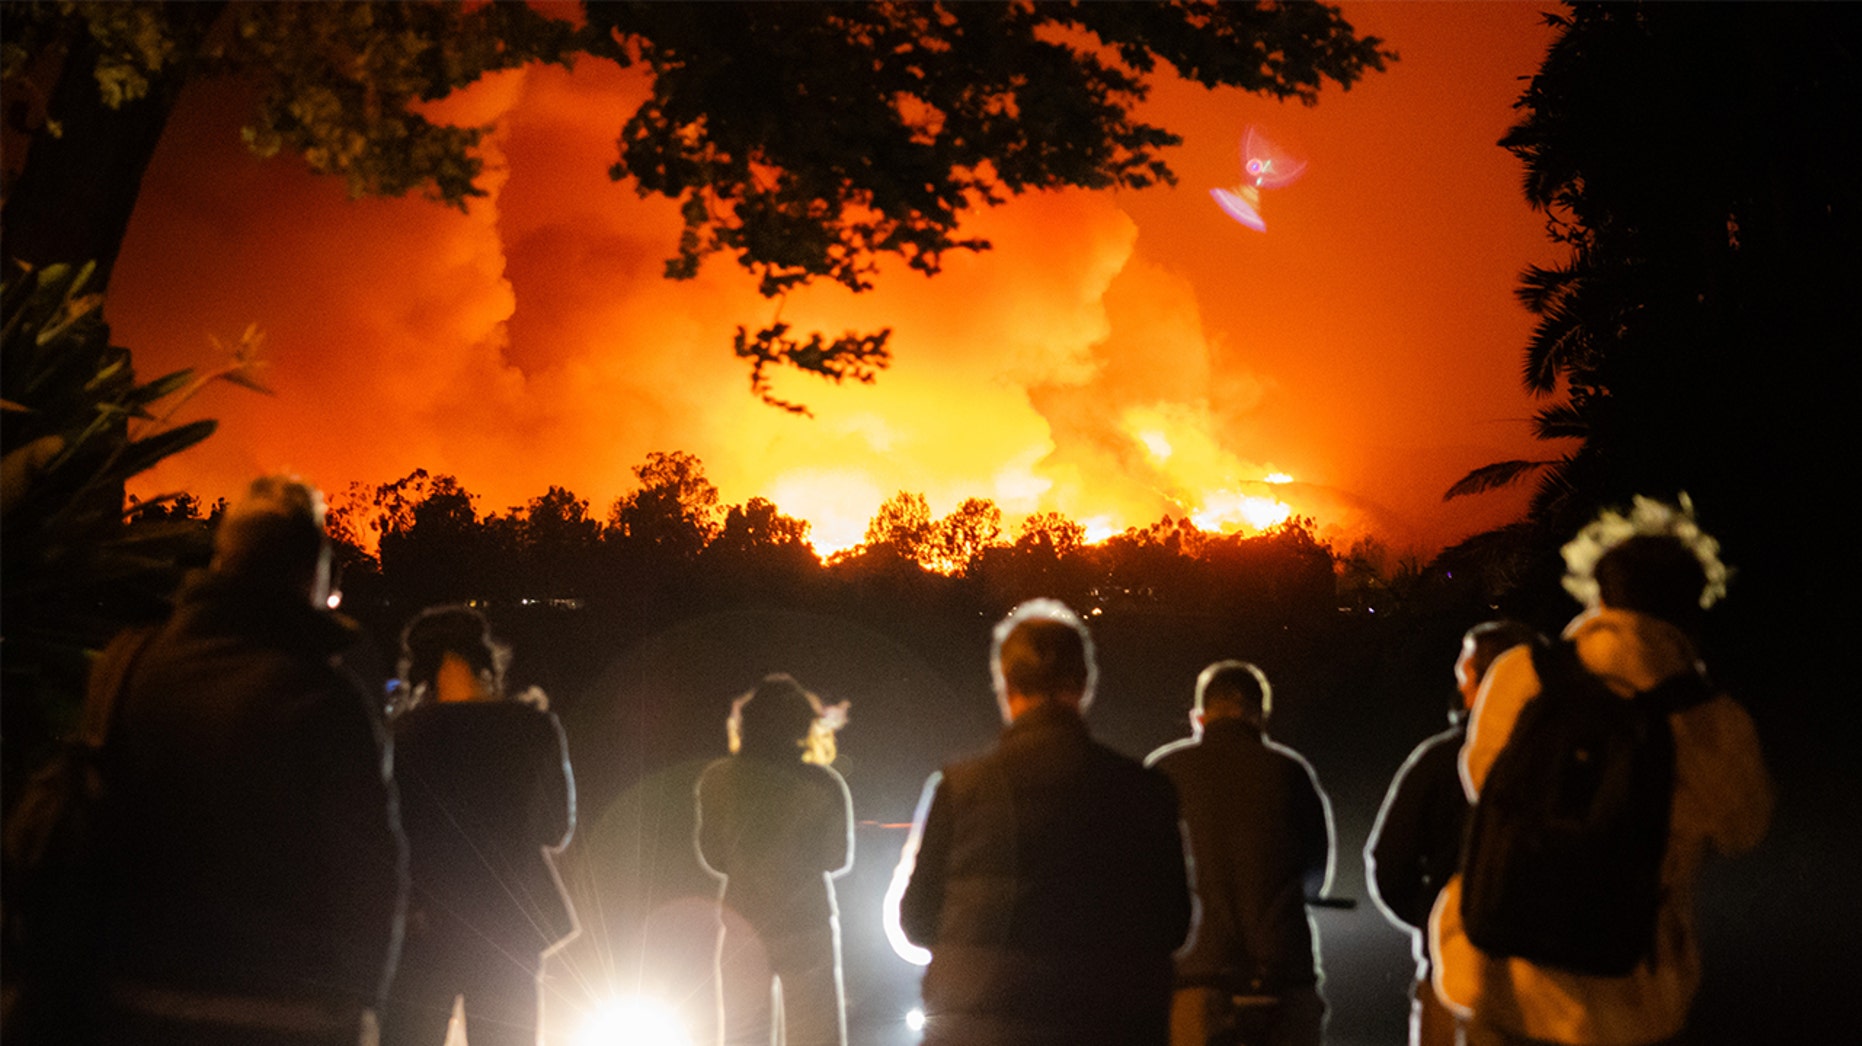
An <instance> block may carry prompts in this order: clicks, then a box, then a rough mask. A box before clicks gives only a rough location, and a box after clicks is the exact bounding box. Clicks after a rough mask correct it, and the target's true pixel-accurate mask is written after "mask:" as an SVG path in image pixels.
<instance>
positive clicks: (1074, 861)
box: [887, 599, 1190, 1046]
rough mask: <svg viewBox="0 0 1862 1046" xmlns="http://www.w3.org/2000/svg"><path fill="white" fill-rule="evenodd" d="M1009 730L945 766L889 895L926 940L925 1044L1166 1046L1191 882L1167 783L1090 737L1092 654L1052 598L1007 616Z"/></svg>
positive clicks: (902, 945) (998, 636) (1003, 668)
mask: <svg viewBox="0 0 1862 1046" xmlns="http://www.w3.org/2000/svg"><path fill="white" fill-rule="evenodd" d="M990 668H991V674H992V676H993V677H994V681H995V689H996V699H997V704H998V707H999V708H1000V709H1001V711H1002V718H1003V721H1004V723H1005V724H1007V725H1006V726H1005V728H1004V729H1003V731H1002V734H1001V736H1000V739H999V740H998V741H997V744H996V746H995V747H994V748H993V749H992V750H991V751H989V752H987V753H985V754H983V755H981V756H978V757H976V758H973V759H968V760H964V761H961V762H957V763H954V764H952V765H950V766H948V767H947V768H945V769H944V770H943V771H942V772H940V773H937V774H933V775H932V777H931V779H930V780H929V781H928V782H926V785H925V791H924V795H923V798H922V800H921V801H920V804H919V808H918V815H917V817H916V819H915V822H914V824H913V827H912V834H911V836H910V837H909V839H908V840H907V842H906V845H905V850H904V853H903V854H902V855H901V857H900V860H899V865H898V868H897V870H896V871H895V872H894V875H893V885H892V889H891V890H890V891H889V892H888V895H887V909H888V919H889V922H890V925H889V927H888V933H889V935H891V936H892V937H893V939H894V946H895V948H898V949H899V950H900V952H901V954H904V955H907V956H908V957H909V956H910V955H911V954H913V953H911V951H910V946H916V947H917V948H920V949H929V951H930V965H929V967H928V968H927V970H926V971H925V977H924V982H923V989H922V991H923V997H924V1010H925V1016H926V1020H925V1026H924V1033H925V1037H924V1042H925V1044H926V1046H1062V1044H1066V1046H1163V1044H1164V1043H1165V1042H1166V1041H1167V1039H1168V1036H1169V1020H1170V985H1171V961H1170V953H1171V951H1172V949H1174V948H1176V947H1177V945H1178V944H1180V943H1181V942H1182V940H1183V936H1184V933H1185V932H1186V931H1187V930H1188V929H1189V922H1190V891H1189V881H1188V877H1187V871H1186V869H1185V867H1184V858H1183V840H1182V836H1181V835H1180V834H1179V832H1178V829H1177V803H1176V799H1175V797H1174V796H1173V795H1172V792H1171V787H1170V782H1169V780H1168V779H1166V778H1165V777H1164V776H1163V775H1162V774H1158V773H1155V772H1153V771H1150V770H1146V769H1145V768H1144V767H1141V766H1139V765H1138V764H1137V763H1136V762H1135V761H1133V760H1131V759H1128V758H1126V757H1125V756H1123V755H1120V754H1119V753H1117V752H1114V751H1113V750H1112V749H1110V748H1108V747H1106V746H1105V745H1102V744H1100V743H1099V742H1097V741H1095V740H1093V739H1092V737H1091V735H1090V734H1088V732H1087V729H1086V720H1085V719H1084V718H1083V714H1084V712H1085V711H1086V709H1087V708H1088V707H1089V706H1090V704H1091V702H1092V698H1093V684H1094V680H1095V677H1096V675H1097V668H1096V667H1095V665H1094V662H1093V650H1092V637H1091V636H1090V635H1089V634H1088V632H1087V631H1086V626H1085V625H1084V624H1083V623H1082V622H1081V621H1080V619H1079V617H1078V616H1077V615H1076V614H1074V613H1073V611H1072V610H1070V609H1068V608H1067V607H1066V606H1065V605H1063V604H1061V603H1059V602H1056V601H1054V600H1051V599H1039V600H1033V601H1030V602H1028V603H1024V604H1022V605H1021V606H1018V607H1016V608H1015V609H1014V610H1013V611H1011V612H1010V613H1009V615H1008V616H1007V617H1005V618H1003V619H1002V621H1001V622H999V623H998V624H997V625H996V627H995V632H994V636H993V642H992V644H991V650H990Z"/></svg>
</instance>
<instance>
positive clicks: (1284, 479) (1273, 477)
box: [1261, 472, 1293, 483]
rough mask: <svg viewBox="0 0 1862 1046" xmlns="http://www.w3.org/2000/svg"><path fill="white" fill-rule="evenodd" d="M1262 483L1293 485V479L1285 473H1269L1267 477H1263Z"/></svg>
mask: <svg viewBox="0 0 1862 1046" xmlns="http://www.w3.org/2000/svg"><path fill="white" fill-rule="evenodd" d="M1261 482H1262V483H1291V482H1293V477H1292V476H1289V475H1287V474H1286V473H1284V472H1269V473H1268V474H1267V475H1265V476H1262V477H1261Z"/></svg>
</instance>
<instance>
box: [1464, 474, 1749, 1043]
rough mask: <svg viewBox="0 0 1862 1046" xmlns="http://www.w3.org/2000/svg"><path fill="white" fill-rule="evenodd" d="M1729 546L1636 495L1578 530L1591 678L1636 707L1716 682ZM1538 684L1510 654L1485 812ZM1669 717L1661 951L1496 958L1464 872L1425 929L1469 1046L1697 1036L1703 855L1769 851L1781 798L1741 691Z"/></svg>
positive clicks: (1471, 743) (1492, 684) (1578, 629)
mask: <svg viewBox="0 0 1862 1046" xmlns="http://www.w3.org/2000/svg"><path fill="white" fill-rule="evenodd" d="M1718 550H1719V546H1718V542H1716V541H1715V540H1714V539H1713V538H1712V537H1711V536H1710V535H1707V534H1706V533H1704V532H1702V531H1701V529H1700V527H1699V525H1698V524H1697V523H1696V522H1695V520H1694V511H1693V505H1692V503H1691V502H1690V501H1688V499H1687V498H1686V496H1685V495H1683V496H1682V498H1681V499H1680V503H1679V504H1678V505H1670V504H1667V503H1665V502H1661V501H1657V500H1654V499H1650V498H1644V497H1638V498H1636V499H1635V502H1634V504H1633V507H1632V508H1631V510H1630V512H1629V514H1627V515H1624V514H1622V513H1619V512H1616V511H1614V510H1609V511H1605V512H1604V513H1602V514H1600V515H1599V517H1598V518H1597V519H1596V520H1595V521H1593V522H1592V523H1591V524H1589V525H1587V526H1586V527H1585V528H1584V529H1583V530H1581V531H1580V532H1579V533H1578V535H1577V536H1576V537H1575V538H1573V539H1572V540H1571V541H1570V542H1568V543H1567V544H1566V545H1565V546H1564V548H1563V549H1562V553H1563V556H1564V559H1565V564H1566V572H1565V578H1564V585H1565V589H1566V591H1568V592H1570V593H1571V594H1572V595H1573V596H1575V597H1576V598H1577V599H1578V600H1579V601H1580V602H1581V603H1583V604H1584V608H1585V609H1584V610H1583V612H1582V613H1580V614H1578V616H1577V617H1575V618H1573V619H1572V620H1571V622H1570V624H1568V625H1566V626H1565V629H1564V633H1563V636H1562V638H1563V639H1564V640H1566V641H1568V642H1569V643H1570V644H1571V645H1572V646H1573V647H1574V648H1575V652H1576V656H1577V659H1578V661H1579V663H1580V665H1581V667H1582V668H1583V669H1584V670H1585V671H1588V672H1590V673H1592V674H1594V675H1595V676H1597V677H1598V678H1599V679H1600V680H1602V681H1603V683H1604V684H1605V685H1606V686H1608V687H1609V688H1610V689H1611V690H1612V691H1614V692H1615V693H1617V694H1618V695H1620V696H1623V697H1625V698H1627V697H1629V696H1631V695H1634V694H1636V693H1639V692H1644V691H1647V690H1649V689H1651V688H1653V687H1654V686H1656V685H1657V684H1659V683H1662V682H1664V681H1666V680H1669V679H1672V678H1675V677H1677V676H1682V675H1684V674H1688V673H1698V674H1702V676H1703V678H1704V673H1703V671H1702V668H1701V665H1700V653H1699V648H1698V647H1697V646H1696V642H1697V640H1696V635H1697V634H1698V626H1699V624H1700V622H1701V621H1702V618H1703V615H1704V613H1705V611H1706V609H1707V608H1708V607H1710V606H1711V605H1712V604H1713V603H1714V602H1716V601H1717V600H1718V599H1719V597H1720V596H1722V595H1724V594H1725V591H1726V577H1727V573H1728V572H1727V570H1726V568H1725V566H1724V565H1723V564H1722V563H1721V562H1720V560H1719V555H1718ZM1540 686H1541V684H1540V680H1539V676H1538V673H1537V670H1536V669H1535V667H1534V659H1533V657H1532V652H1531V651H1530V650H1528V649H1522V648H1515V649H1513V650H1509V651H1507V652H1506V653H1503V654H1501V655H1500V657H1499V658H1498V659H1497V660H1495V661H1494V663H1493V665H1492V667H1491V668H1489V669H1488V676H1487V679H1486V680H1485V682H1483V683H1482V684H1481V688H1480V691H1479V693H1478V694H1477V695H1476V697H1475V702H1474V708H1473V711H1472V714H1471V715H1470V717H1469V719H1468V736H1467V740H1466V742H1465V743H1464V744H1463V746H1462V749H1461V756H1460V763H1461V766H1460V769H1461V780H1462V784H1463V786H1464V788H1465V789H1466V791H1467V794H1468V797H1469V798H1470V799H1471V800H1472V801H1474V802H1475V803H1479V801H1480V792H1481V786H1482V785H1483V784H1484V783H1485V782H1486V780H1487V775H1488V772H1489V771H1490V770H1491V769H1492V768H1493V765H1494V761H1495V759H1496V758H1497V757H1498V756H1499V754H1500V752H1501V750H1502V749H1503V748H1505V747H1506V744H1507V740H1508V738H1509V737H1510V736H1511V735H1512V733H1513V729H1514V726H1515V724H1516V723H1517V722H1518V721H1519V717H1520V712H1521V710H1522V709H1524V708H1525V706H1526V704H1527V702H1529V701H1532V700H1533V699H1534V698H1535V697H1537V696H1538V695H1539V692H1540ZM1668 721H1669V725H1670V727H1671V729H1672V731H1673V737H1674V778H1673V780H1674V786H1673V788H1674V794H1673V799H1672V802H1671V806H1670V810H1671V819H1670V822H1669V831H1668V839H1667V842H1666V844H1665V850H1664V853H1663V857H1662V864H1661V890H1660V898H1661V899H1660V904H1659V908H1658V910H1657V912H1656V924H1655V927H1654V951H1653V953H1652V954H1650V955H1648V956H1647V957H1646V958H1644V959H1643V960H1641V961H1640V962H1639V963H1638V964H1637V965H1636V967H1635V968H1634V969H1633V970H1631V971H1630V972H1629V973H1628V974H1627V975H1625V976H1621V977H1613V976H1596V975H1591V974H1584V973H1575V972H1571V971H1568V970H1562V969H1557V968H1554V967H1551V966H1547V965H1542V964H1539V963H1534V962H1531V961H1529V960H1526V959H1522V958H1518V957H1505V956H1496V955H1489V954H1487V953H1485V952H1483V951H1482V950H1481V949H1480V948H1478V947H1476V946H1475V945H1474V943H1473V942H1472V941H1470V940H1469V939H1468V935H1467V930H1466V928H1465V926H1464V924H1463V922H1462V904H1461V897H1462V888H1463V879H1462V876H1460V875H1456V876H1454V877H1453V878H1451V879H1450V880H1449V881H1448V885H1447V886H1446V887H1445V888H1443V890H1442V893H1441V896H1440V897H1439V898H1437V900H1436V903H1435V908H1434V909H1433V911H1431V913H1430V918H1429V931H1430V938H1431V944H1432V948H1433V953H1434V954H1435V956H1436V958H1437V961H1436V964H1435V970H1434V986H1435V991H1436V994H1438V995H1439V996H1441V998H1442V999H1443V1000H1444V1001H1445V1002H1447V1003H1448V1004H1449V1005H1450V1007H1451V1008H1453V1009H1454V1010H1455V1012H1456V1013H1457V1014H1459V1015H1461V1016H1462V1017H1463V1019H1464V1020H1466V1021H1467V1027H1466V1038H1467V1042H1468V1044H1469V1046H1518V1044H1532V1043H1538V1042H1541V1041H1546V1040H1549V1041H1554V1042H1560V1043H1571V1044H1576V1046H1602V1044H1611V1046H1617V1044H1625V1043H1629V1044H1638V1046H1641V1044H1655V1043H1670V1042H1674V1041H1678V1039H1679V1037H1680V1036H1682V1035H1683V1034H1685V1029H1686V1025H1687V1017H1688V1011H1689V1009H1690V1008H1691V1007H1692V1004H1693V999H1694V993H1695V992H1696V991H1697V990H1698V988H1699V985H1700V971H1701V963H1700V945H1699V936H1698V934H1697V933H1696V932H1695V927H1694V911H1693V897H1694V885H1695V880H1696V879H1697V877H1698V875H1699V871H1700V864H1701V860H1702V858H1703V857H1704V855H1705V854H1706V852H1707V851H1708V850H1710V849H1711V850H1715V851H1718V852H1720V853H1725V854H1736V853H1741V852H1744V851H1746V850H1750V849H1751V848H1753V847H1755V846H1757V845H1758V843H1759V840H1760V839H1762V838H1763V837H1764V834H1765V831H1766V828H1767V827H1768V825H1769V824H1770V821H1771V813H1772V805H1773V801H1774V794H1775V793H1774V789H1773V785H1772V781H1771V776H1770V773H1769V772H1768V771H1767V770H1766V767H1765V760H1764V755H1763V752H1762V750H1761V749H1760V747H1759V741H1758V733H1757V730H1756V728H1755V727H1754V726H1753V723H1752V718H1751V716H1750V715H1748V714H1747V713H1746V711H1745V709H1743V708H1741V707H1740V706H1739V704H1738V703H1737V702H1736V701H1734V700H1733V698H1732V697H1731V696H1730V695H1728V694H1725V693H1715V694H1714V696H1712V697H1711V698H1709V699H1707V700H1705V701H1702V702H1700V703H1694V704H1691V705H1690V706H1689V707H1686V708H1684V709H1680V710H1676V711H1671V712H1670V713H1669V714H1668Z"/></svg>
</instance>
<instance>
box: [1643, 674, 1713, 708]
mask: <svg viewBox="0 0 1862 1046" xmlns="http://www.w3.org/2000/svg"><path fill="white" fill-rule="evenodd" d="M1717 693H1719V690H1718V689H1717V688H1716V687H1715V686H1714V685H1713V682H1712V681H1711V680H1709V679H1708V678H1707V673H1706V672H1705V671H1704V670H1703V669H1702V668H1701V667H1700V666H1699V665H1695V666H1693V667H1691V668H1689V669H1688V670H1687V671H1685V672H1677V673H1675V674H1674V675H1671V676H1669V677H1668V678H1667V679H1664V680H1662V681H1661V682H1659V683H1657V684H1655V685H1654V686H1652V687H1649V688H1648V689H1647V690H1644V691H1643V692H1641V693H1640V694H1637V695H1636V699H1637V700H1639V701H1647V702H1649V703H1651V704H1653V705H1655V706H1657V707H1659V708H1660V709H1661V710H1662V711H1664V712H1669V713H1673V712H1685V711H1687V710H1688V709H1690V708H1693V707H1694V706H1696V705H1702V704H1705V703H1707V702H1708V701H1710V700H1712V699H1713V697H1714V695H1715V694H1717Z"/></svg>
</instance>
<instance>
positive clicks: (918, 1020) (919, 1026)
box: [905, 1006, 925, 1031]
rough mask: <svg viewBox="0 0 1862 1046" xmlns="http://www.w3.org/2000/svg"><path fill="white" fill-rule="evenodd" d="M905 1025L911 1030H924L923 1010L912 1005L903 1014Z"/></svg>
mask: <svg viewBox="0 0 1862 1046" xmlns="http://www.w3.org/2000/svg"><path fill="white" fill-rule="evenodd" d="M905 1026H906V1027H907V1028H910V1029H911V1030H913V1031H924V1030H925V1011H923V1010H921V1009H919V1008H918V1007H916V1006H914V1007H912V1008H911V1009H910V1010H909V1011H907V1012H906V1014H905Z"/></svg>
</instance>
